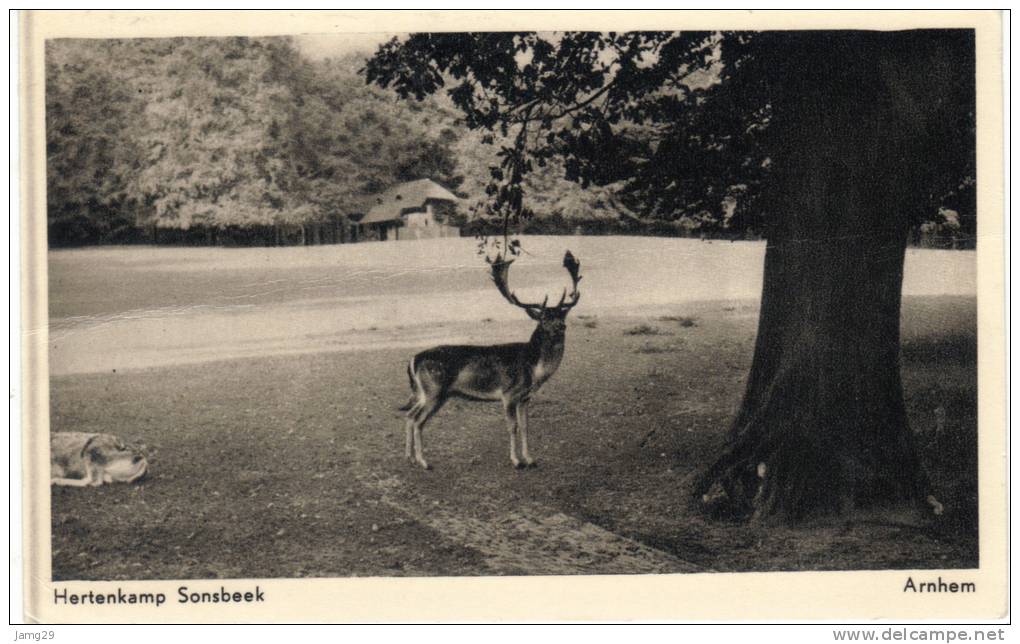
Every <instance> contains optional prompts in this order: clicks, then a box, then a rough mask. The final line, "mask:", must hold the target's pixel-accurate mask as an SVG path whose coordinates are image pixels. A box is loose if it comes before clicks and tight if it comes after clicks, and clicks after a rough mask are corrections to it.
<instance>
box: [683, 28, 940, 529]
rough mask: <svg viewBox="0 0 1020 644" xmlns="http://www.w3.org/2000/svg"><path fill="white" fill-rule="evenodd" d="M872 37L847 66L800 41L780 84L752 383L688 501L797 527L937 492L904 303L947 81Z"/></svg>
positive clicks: (824, 46) (904, 50)
mask: <svg viewBox="0 0 1020 644" xmlns="http://www.w3.org/2000/svg"><path fill="white" fill-rule="evenodd" d="M874 38H875V42H874V43H870V45H871V46H870V47H867V48H862V47H861V43H857V45H858V47H857V48H856V49H852V50H851V49H850V48H847V51H851V52H852V53H853V56H845V55H844V56H839V55H833V53H832V52H833V51H837V52H838V47H839V43H838V42H822V41H821V40H820V39H817V38H816V39H815V40H814V41H808V42H807V43H806V44H805V46H804V49H803V51H802V52H801V53H802V55H803V56H804V61H805V64H804V66H803V67H802V68H801V73H800V75H798V76H797V77H796V78H792V79H787V81H786V82H787V86H786V90H787V95H788V96H789V97H790V98H789V102H788V103H787V104H786V105H784V106H783V107H784V110H785V113H786V114H789V115H794V118H788V119H787V120H785V121H779V120H778V119H777V122H776V123H775V134H776V135H777V140H778V141H780V143H778V144H777V146H776V150H777V152H776V154H775V156H774V157H773V159H772V161H773V163H774V173H773V174H774V176H773V184H772V186H773V192H772V196H771V199H772V204H773V209H772V210H771V212H774V213H776V214H775V215H774V216H773V217H772V220H771V222H770V226H769V229H768V230H767V238H768V246H767V250H766V255H765V269H764V284H763V291H762V299H761V313H760V319H759V325H758V337H757V342H756V346H755V352H754V358H753V361H752V366H751V372H750V374H749V377H748V382H747V389H746V392H745V395H744V400H743V403H742V406H741V409H740V411H739V412H738V414H737V417H736V419H735V421H734V424H733V426H732V429H731V434H730V440H729V443H728V445H727V447H726V449H725V450H724V453H723V454H722V455H721V457H720V458H719V459H718V461H716V463H715V464H714V465H713V466H712V467H711V468H709V470H708V471H707V472H706V473H705V475H704V477H703V478H702V479H701V481H700V483H699V485H698V486H697V490H696V491H697V493H698V495H699V497H700V499H701V500H702V502H703V503H706V504H707V505H708V506H709V507H710V508H711V509H713V510H717V511H723V512H725V513H726V514H729V515H735V516H739V517H752V518H755V519H766V518H769V517H778V518H782V519H785V520H788V521H790V520H792V521H796V520H799V519H803V518H805V517H808V516H812V515H820V514H846V513H848V512H849V511H850V510H852V509H853V508H858V507H862V506H871V505H876V504H882V505H884V504H886V503H889V504H904V503H906V504H917V505H918V506H919V507H924V503H925V501H926V500H927V498H928V496H929V494H930V490H929V489H928V482H927V477H926V475H925V472H924V470H923V467H922V465H921V463H920V459H919V456H918V452H917V449H916V448H915V445H914V437H913V433H912V432H911V429H910V427H909V425H908V423H907V416H906V410H905V406H904V401H903V386H902V383H901V379H900V360H899V351H900V300H901V292H902V284H903V262H904V254H905V249H906V241H907V235H908V231H909V224H910V221H911V218H912V216H913V215H914V214H916V211H917V209H918V208H921V207H923V206H924V204H925V202H926V201H927V199H926V198H927V196H928V195H927V194H926V188H928V186H930V185H931V177H930V176H929V175H928V174H927V172H928V166H929V164H926V162H925V158H926V156H930V154H931V153H932V150H933V148H937V147H938V143H939V142H938V140H935V139H933V137H932V134H931V132H932V130H933V128H932V126H931V124H932V123H933V122H937V119H939V118H941V115H940V114H938V113H937V112H936V111H934V110H935V108H936V107H937V106H938V105H939V102H938V96H939V92H944V91H945V90H944V87H945V85H944V84H940V83H934V82H930V70H931V67H930V65H929V63H930V58H927V57H926V55H925V54H926V53H929V52H930V50H931V49H930V47H929V48H925V47H923V45H924V43H923V42H922V43H920V45H922V46H919V47H916V48H911V47H904V46H903V41H902V39H900V40H893V39H891V38H890V37H889V36H885V35H880V34H876V35H875V36H874ZM864 44H865V45H867V44H869V43H864ZM908 44H909V43H908ZM862 49H863V52H862ZM808 62H810V65H809V64H808ZM926 74H928V75H927V76H926ZM935 507H936V506H935V504H932V507H931V508H929V509H934V508H935Z"/></svg>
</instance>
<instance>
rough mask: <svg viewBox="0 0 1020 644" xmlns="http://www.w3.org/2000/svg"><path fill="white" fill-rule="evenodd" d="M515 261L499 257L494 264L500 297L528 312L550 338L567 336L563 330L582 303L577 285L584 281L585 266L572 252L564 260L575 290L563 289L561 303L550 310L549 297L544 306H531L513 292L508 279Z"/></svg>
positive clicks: (493, 279)
mask: <svg viewBox="0 0 1020 644" xmlns="http://www.w3.org/2000/svg"><path fill="white" fill-rule="evenodd" d="M513 261H514V260H512V259H505V258H503V257H497V258H496V260H495V261H494V262H492V281H493V282H495V283H496V288H497V289H499V292H500V294H501V295H502V296H503V297H504V298H505V299H506V301H507V302H510V303H511V304H513V305H514V306H517V307H520V308H522V309H524V312H525V313H527V314H528V317H530V318H531V319H532V320H535V321H536V322H538V324H539V326H540V327H542V328H543V329H544V330H545V331H546V332H548V333H550V334H560V333H563V330H564V329H565V328H566V318H567V314H568V313H570V309H572V308H574V306H575V305H576V304H577V302H578V300H580V299H581V293H580V291H578V290H577V283H578V282H580V281H581V273H580V271H581V263H580V262H579V261H577V259H576V258H575V257H574V255H573V254H572V253H571V252H570V251H569V250H568V251H567V252H566V254H565V255H564V256H563V267H564V268H565V269H567V272H568V273H570V281H571V288H570V290H569V291H568V290H567V289H563V295H561V296H560V301H559V302H558V303H557V304H555V305H553V306H549V296H548V295H547V296H545V299H544V300H542V303H541V304H538V303H535V304H529V303H527V302H522V301H520V300H519V299H518V298H517V296H516V295H515V294H514V292H513V291H511V290H510V287H509V286H508V284H507V277H508V276H509V274H510V264H512V263H513Z"/></svg>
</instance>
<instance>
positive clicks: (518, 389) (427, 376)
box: [403, 253, 580, 469]
mask: <svg viewBox="0 0 1020 644" xmlns="http://www.w3.org/2000/svg"><path fill="white" fill-rule="evenodd" d="M568 257H569V258H570V262H571V264H570V265H569V266H568V270H570V271H571V276H572V277H574V292H573V295H572V298H571V301H570V302H568V303H567V304H564V301H563V300H562V299H561V301H560V304H559V305H557V306H554V307H546V306H545V304H544V303H543V304H542V305H541V306H539V305H524V304H521V303H519V302H518V301H517V300H516V298H515V297H513V294H512V293H509V291H508V290H507V289H506V286H505V279H506V272H505V268H506V266H508V264H506V265H505V266H503V267H502V268H503V271H502V273H497V270H499V269H498V268H497V267H496V266H494V270H493V275H494V279H495V280H496V283H497V286H499V288H500V292H501V293H503V295H504V296H505V297H507V299H509V300H510V301H511V302H512V303H514V304H516V305H518V306H521V307H522V308H525V310H526V311H527V312H528V315H529V316H531V317H532V319H534V320H536V321H537V322H538V326H537V327H536V328H535V331H534V333H532V334H531V339H530V340H529V341H528V342H514V343H510V344H496V345H488V346H474V345H445V346H439V347H435V348H432V349H428V350H426V351H422V352H421V353H419V354H417V355H416V356H414V357H413V358H411V361H410V363H408V366H407V372H408V378H409V379H410V383H411V400H410V401H409V402H408V404H407V405H406V406H405V407H404V408H403V409H405V410H406V411H407V421H406V425H405V433H406V440H405V455H406V456H407V458H408V459H409V460H410V459H413V460H414V461H415V462H417V463H418V464H419V465H421V466H422V467H423V468H425V469H428V468H429V465H428V463H427V462H426V461H425V457H424V455H423V452H422V438H421V432H422V428H423V427H424V425H425V423H426V422H428V420H429V418H431V417H432V416H433V414H435V413H436V412H437V411H439V409H440V407H442V406H443V404H444V403H445V402H446V401H447V400H448V399H449V398H451V397H459V398H467V399H469V400H481V401H493V402H496V401H498V402H501V403H502V404H503V411H504V413H505V415H506V418H507V427H508V430H509V432H510V461H511V463H513V465H514V466H515V467H522V466H530V465H533V464H534V460H533V459H532V458H531V455H530V454H529V453H528V402H529V401H530V399H531V396H532V395H533V394H535V393H536V392H537V391H538V389H539V388H540V387H541V386H542V384H544V383H545V382H546V381H547V380H548V379H549V378H550V377H552V375H553V374H554V373H556V370H557V369H558V368H559V366H560V362H561V361H562V360H563V352H564V348H565V344H566V333H565V332H566V316H567V313H568V312H569V311H570V309H571V308H572V307H573V306H574V304H576V303H577V298H578V297H579V295H578V293H577V281H579V280H580V277H579V276H577V274H576V270H577V267H576V265H574V260H573V257H572V256H570V255H569V253H568ZM565 265H567V264H566V263H565ZM565 297H566V294H564V299H565ZM518 435H519V436H520V441H521V458H518V457H517V446H516V443H517V437H518Z"/></svg>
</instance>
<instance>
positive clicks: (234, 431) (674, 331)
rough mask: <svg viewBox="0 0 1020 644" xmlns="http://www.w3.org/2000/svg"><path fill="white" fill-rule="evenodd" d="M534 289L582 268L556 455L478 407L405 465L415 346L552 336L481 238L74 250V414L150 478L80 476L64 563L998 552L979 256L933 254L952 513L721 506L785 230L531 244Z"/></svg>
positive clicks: (927, 318) (55, 391) (231, 568)
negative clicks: (731, 512) (717, 462)
mask: <svg viewBox="0 0 1020 644" xmlns="http://www.w3.org/2000/svg"><path fill="white" fill-rule="evenodd" d="M524 245H525V248H526V249H527V250H528V251H529V252H530V253H531V255H527V256H524V257H523V258H522V259H521V260H520V261H519V262H518V264H519V266H515V268H514V269H513V271H511V281H512V284H513V286H514V288H515V289H516V290H517V291H518V292H519V294H520V295H521V296H522V297H531V296H532V295H537V294H538V293H541V292H543V291H544V290H546V289H548V290H553V289H557V291H558V289H559V288H562V286H563V285H565V282H566V277H565V273H564V272H563V270H562V268H559V267H558V260H559V259H560V258H561V257H562V252H563V250H564V249H566V248H570V249H571V250H572V251H573V252H574V253H575V254H576V255H577V256H578V257H579V258H580V259H581V262H582V273H584V275H585V279H584V281H583V282H582V292H583V297H582V302H581V304H580V305H579V306H578V307H577V309H576V310H575V312H574V313H573V314H572V315H571V318H570V319H569V322H570V324H569V328H568V336H567V352H566V357H565V359H564V362H563V365H562V366H561V368H560V371H559V372H558V373H557V374H556V375H555V376H554V377H553V379H552V380H551V381H550V382H549V383H548V384H547V385H546V386H545V387H544V388H543V390H542V392H541V393H540V394H539V395H538V396H537V397H536V399H535V401H534V402H533V404H532V414H531V416H532V422H531V425H532V432H531V434H532V437H533V441H532V443H533V449H532V453H533V454H534V455H535V456H536V458H537V459H538V460H539V467H538V468H537V469H534V470H526V471H516V470H514V469H512V468H511V467H510V464H509V462H508V459H507V458H506V443H507V438H506V430H505V428H504V425H503V421H502V418H501V413H500V411H499V409H498V406H495V407H494V406H492V405H487V404H479V403H467V402H451V403H450V404H448V405H447V406H446V407H445V408H444V409H443V411H442V412H440V413H439V414H438V415H437V417H436V418H435V419H434V420H433V421H432V423H430V425H429V427H428V429H427V430H426V432H425V443H426V450H427V454H428V455H429V460H430V462H431V463H432V464H433V465H434V467H435V469H434V470H433V471H431V472H423V471H420V470H418V469H415V468H412V467H410V466H409V465H407V464H406V463H405V461H404V459H403V427H402V420H401V416H400V414H399V412H397V411H396V407H397V406H398V405H400V404H402V403H403V402H404V401H405V400H406V397H407V378H406V374H405V365H406V361H407V359H408V357H409V356H410V355H411V354H413V353H414V351H415V350H416V349H417V348H419V347H423V346H425V345H428V344H431V343H435V342H441V341H443V342H445V341H448V340H457V341H472V342H480V343H482V342H498V341H506V340H511V339H524V338H526V337H527V335H528V334H529V332H530V323H529V322H528V320H527V319H526V318H524V316H523V315H520V314H519V312H517V311H515V310H514V309H513V308H512V307H509V306H507V305H506V304H505V303H503V302H502V300H501V299H500V298H499V296H498V294H496V293H495V289H494V288H492V286H491V285H490V284H489V283H488V280H487V277H486V275H485V273H484V269H483V268H482V263H481V262H480V260H479V259H478V258H477V257H476V256H475V255H474V254H473V245H472V243H471V240H435V241H431V242H413V243H412V242H408V243H403V244H362V245H351V246H333V247H317V248H284V249H238V250H225V249H153V248H116V249H92V250H79V251H58V252H53V253H51V255H50V263H49V267H50V275H49V279H50V303H49V305H50V314H51V320H50V329H49V332H50V333H49V342H50V343H49V346H50V365H51V372H52V374H53V375H52V379H51V422H52V430H53V431H70V430H74V431H103V432H110V433H115V434H118V435H120V436H123V437H124V438H126V439H129V440H131V439H140V440H143V441H144V442H146V443H147V444H148V445H149V446H150V447H156V448H157V449H158V454H157V455H156V457H155V458H154V460H153V463H152V466H151V468H150V474H149V476H148V477H147V478H146V479H145V480H144V482H142V483H141V484H137V485H129V486H106V487H102V488H92V489H67V488H54V489H53V490H52V526H53V552H54V554H53V571H54V578H55V579H145V578H151V579H159V578H215V577H221V578H227V577H280V576H287V577H302V576H314V577H332V576H354V575H357V576H366V575H372V576H391V575H490V574H491V575H507V574H575V573H589V574H593V573H607V574H610V573H637V572H689V571H698V570H716V571H748V570H805V569H812V570H822V569H878V568H932V567H938V568H946V567H971V566H974V565H976V562H977V528H976V522H977V519H976V511H977V492H976V478H977V477H976V442H977V441H976V431H977V430H976V424H977V423H976V369H975V362H976V349H975V347H976V339H975V299H974V256H973V254H972V253H967V252H943V251H910V253H909V254H908V259H907V275H906V279H905V285H904V292H905V300H904V315H903V334H904V347H903V361H904V367H903V374H904V385H905V390H906V398H907V405H908V410H909V413H910V420H911V423H912V426H913V428H914V429H915V431H916V432H917V433H918V436H919V442H920V444H921V446H922V449H923V453H924V456H925V461H926V463H927V465H928V467H929V469H930V471H931V473H932V477H933V481H934V485H935V487H936V491H937V494H938V496H939V498H940V500H941V501H942V502H943V503H944V504H945V505H946V506H947V513H946V515H945V516H944V517H943V519H942V520H940V521H939V522H938V523H936V524H934V525H917V524H915V523H912V522H905V521H898V520H895V519H892V518H887V519H881V520H880V519H876V518H875V517H859V518H857V520H850V521H840V522H838V523H836V522H819V523H814V524H810V525H805V526H800V527H797V528H778V527H760V526H747V525H738V524H731V523H725V522H718V521H709V520H706V519H705V518H704V517H702V516H700V515H699V514H698V513H697V512H696V511H694V510H693V509H692V508H691V507H689V505H688V502H687V499H688V496H689V494H688V493H689V489H690V477H691V476H692V474H694V473H695V472H696V471H697V468H699V467H701V466H703V465H705V464H706V463H707V462H708V461H709V460H710V459H711V458H712V456H713V454H715V453H716V452H717V451H718V449H719V446H720V445H721V443H722V440H723V435H724V432H725V430H726V429H727V422H728V420H729V419H730V417H731V416H732V414H733V412H734V411H735V409H736V407H737V405H738V404H739V401H740V396H741V393H742V388H743V383H744V378H745V376H746V373H747V369H748V366H749V363H750V358H751V354H752V349H753V343H754V332H755V325H756V322H757V296H758V292H759V290H760V285H761V258H762V255H763V247H762V245H761V244H744V243H739V244H728V243H718V242H716V243H714V244H709V243H700V242H697V241H691V240H666V239H652V238H563V237H560V238H529V239H525V240H524Z"/></svg>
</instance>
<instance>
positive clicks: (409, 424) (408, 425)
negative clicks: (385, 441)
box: [404, 402, 420, 461]
mask: <svg viewBox="0 0 1020 644" xmlns="http://www.w3.org/2000/svg"><path fill="white" fill-rule="evenodd" d="M419 405H420V403H417V402H416V403H414V405H413V406H412V407H411V408H410V409H409V410H408V411H407V418H406V420H405V421H404V458H406V459H407V460H409V461H410V460H413V459H414V455H413V450H414V419H415V416H417V415H418V411H419V409H420V406H419Z"/></svg>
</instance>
